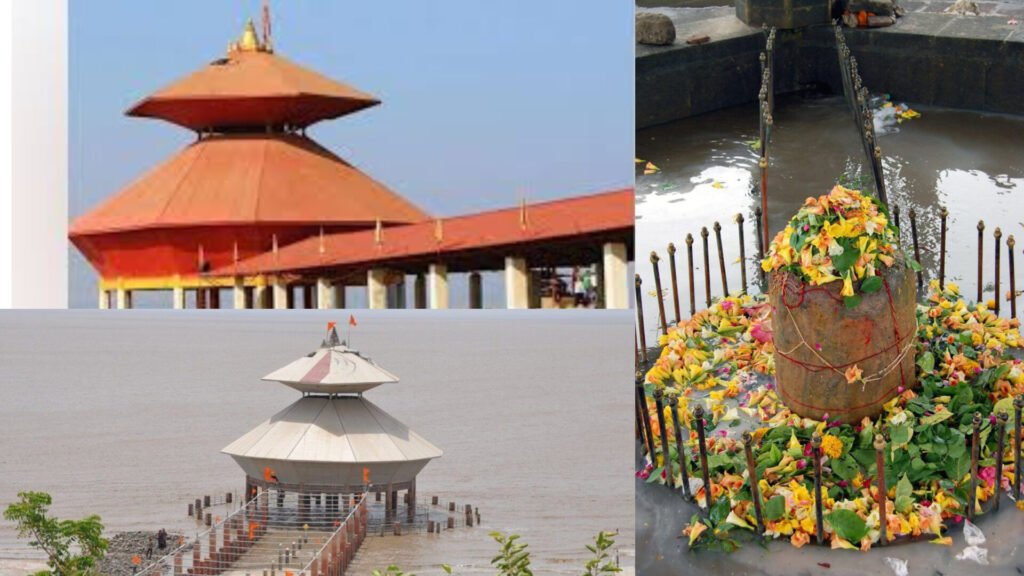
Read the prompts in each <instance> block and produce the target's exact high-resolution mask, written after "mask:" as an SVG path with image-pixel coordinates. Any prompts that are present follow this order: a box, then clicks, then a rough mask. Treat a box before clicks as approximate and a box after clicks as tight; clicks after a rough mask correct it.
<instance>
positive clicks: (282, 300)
mask: <svg viewBox="0 0 1024 576" xmlns="http://www.w3.org/2000/svg"><path fill="white" fill-rule="evenodd" d="M273 290H274V291H273V294H274V309H275V310H287V309H288V300H289V298H288V292H289V290H288V285H287V284H285V283H284V280H282V279H281V277H280V276H275V277H274V279H273Z"/></svg>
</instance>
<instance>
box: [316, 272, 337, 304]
mask: <svg viewBox="0 0 1024 576" xmlns="http://www.w3.org/2000/svg"><path fill="white" fill-rule="evenodd" d="M335 306H336V305H335V304H334V287H333V286H331V281H330V280H329V279H327V278H317V279H316V307H317V308H319V309H320V310H327V309H330V308H334V307H335Z"/></svg>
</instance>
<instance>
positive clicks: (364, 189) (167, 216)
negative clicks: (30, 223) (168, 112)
mask: <svg viewBox="0 0 1024 576" xmlns="http://www.w3.org/2000/svg"><path fill="white" fill-rule="evenodd" d="M427 218H429V216H428V215H427V214H426V213H424V212H423V211H421V210H420V209H419V208H417V207H416V206H414V205H413V204H412V203H410V202H408V201H407V200H405V199H404V198H402V197H401V196H399V195H397V194H395V193H394V192H392V191H391V190H389V189H388V188H387V187H385V186H384V185H382V184H380V183H378V182H376V181H374V180H373V179H372V178H370V177H369V176H367V175H366V174H364V173H362V172H360V171H359V170H357V169H356V168H354V167H352V166H351V165H349V164H347V163H346V162H345V161H344V160H342V159H340V158H338V157H337V156H335V155H334V154H332V153H331V152H330V151H329V150H327V149H325V148H323V147H322V146H320V145H319V144H317V143H316V142H314V141H312V140H310V139H309V138H306V137H302V136H298V135H280V134H279V135H223V136H212V137H208V138H204V139H202V140H199V141H197V142H196V143H194V144H192V145H190V146H188V147H187V148H185V149H184V150H182V151H181V152H179V153H178V154H176V155H175V156H174V157H172V158H171V159H170V160H168V161H166V162H164V163H163V164H161V165H159V166H158V167H157V168H155V169H154V170H152V171H150V172H149V173H148V174H146V175H144V176H143V177H142V178H140V179H139V180H137V181H135V182H134V183H132V184H131V185H129V186H128V187H127V188H125V189H124V190H122V191H121V192H120V193H118V194H117V195H115V196H113V197H112V198H110V199H108V200H107V201H105V202H104V203H103V204H101V205H99V206H98V207H96V208H95V209H93V210H92V211H90V212H88V213H87V214H85V215H83V216H81V217H80V218H78V219H77V220H75V221H74V222H73V223H72V225H71V229H70V235H71V236H72V237H75V236H79V235H87V234H101V233H108V232H117V231H126V230H139V229H151V228H172V227H182V226H217V225H239V224H289V225H290V224H303V225H350V224H351V225H358V226H363V227H365V226H372V225H374V223H375V222H376V221H377V220H380V221H382V222H383V223H384V224H395V223H411V222H419V221H422V220H425V219H427Z"/></svg>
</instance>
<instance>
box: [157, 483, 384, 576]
mask: <svg viewBox="0 0 1024 576" xmlns="http://www.w3.org/2000/svg"><path fill="white" fill-rule="evenodd" d="M320 496H321V495H319V494H317V495H311V494H301V493H294V492H279V493H278V494H277V496H276V498H275V503H274V504H273V505H271V502H270V499H271V498H270V492H268V491H263V492H261V493H260V494H259V495H257V496H256V497H254V498H253V499H252V500H250V501H248V502H246V503H244V504H243V505H242V506H241V507H240V508H239V509H238V510H236V511H234V512H232V513H231V514H229V515H227V516H226V517H224V518H223V519H219V518H218V519H216V520H215V522H214V524H213V525H212V526H211V527H210V528H209V529H207V530H205V531H203V532H200V533H197V534H196V536H195V538H193V539H191V540H189V541H187V542H186V541H184V540H183V541H180V542H179V546H178V547H177V548H176V549H174V550H173V551H171V552H170V553H169V554H167V555H165V556H164V557H162V558H160V559H159V560H157V561H155V562H153V563H152V564H150V565H148V566H146V567H145V568H143V569H141V570H140V571H139V572H137V574H139V575H152V576H161V575H173V576H183V575H186V574H188V575H197V576H198V575H208V576H216V575H220V574H230V575H236V574H237V575H239V576H242V575H246V574H250V575H264V574H266V575H269V574H281V575H282V576H283V575H284V574H285V572H286V571H287V572H291V573H292V574H293V575H294V576H318V575H324V574H331V575H340V574H343V573H344V571H345V569H346V568H347V567H348V565H349V564H350V563H351V561H352V558H353V557H354V555H355V553H356V551H357V550H358V548H359V546H360V545H361V544H362V542H363V540H364V539H365V537H366V534H367V522H368V519H369V516H370V514H369V510H368V508H369V506H368V505H369V500H368V499H367V498H366V494H365V493H364V494H349V495H332V496H327V497H324V498H323V499H321V497H320Z"/></svg>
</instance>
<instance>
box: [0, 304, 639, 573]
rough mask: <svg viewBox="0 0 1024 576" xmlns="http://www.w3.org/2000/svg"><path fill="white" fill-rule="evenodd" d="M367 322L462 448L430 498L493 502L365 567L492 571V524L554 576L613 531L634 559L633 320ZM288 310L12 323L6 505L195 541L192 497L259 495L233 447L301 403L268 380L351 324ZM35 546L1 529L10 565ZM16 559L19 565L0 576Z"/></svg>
mask: <svg viewBox="0 0 1024 576" xmlns="http://www.w3.org/2000/svg"><path fill="white" fill-rule="evenodd" d="M477 312H479V313H477ZM537 312H539V311H537ZM356 314H357V316H358V317H359V319H358V321H359V326H358V327H357V328H355V329H352V331H351V332H352V334H351V336H352V339H353V340H354V342H353V344H354V345H355V347H356V348H358V349H360V350H362V351H364V352H365V353H368V354H370V355H371V356H372V357H373V358H374V359H375V360H376V361H377V362H379V363H380V364H381V365H382V366H385V367H387V368H388V369H389V370H392V371H394V372H395V373H396V374H398V375H399V376H400V377H401V378H402V382H401V383H399V384H395V385H386V386H381V387H380V388H378V389H374V390H372V391H370V392H368V393H367V395H368V397H369V398H370V399H371V400H372V401H373V402H374V403H376V404H377V405H379V406H381V407H382V408H384V409H385V410H387V411H388V412H389V413H390V414H392V415H394V416H395V417H396V418H398V419H400V420H402V421H403V422H405V423H406V424H408V425H409V427H410V428H412V429H414V430H416V431H417V432H419V433H421V434H422V435H423V436H424V437H426V438H428V439H429V440H430V441H431V442H433V443H435V444H437V445H438V446H439V447H441V448H442V449H443V450H444V451H445V454H444V456H443V457H442V458H440V459H438V460H436V461H434V462H431V464H430V465H429V466H427V467H426V468H425V469H424V471H423V473H422V474H421V475H420V476H419V479H418V487H419V493H420V495H421V498H424V499H427V498H429V497H430V496H432V495H438V496H439V497H440V500H441V501H442V502H447V501H450V500H454V501H457V502H464V503H469V504H473V505H475V506H478V507H479V509H480V512H481V518H482V520H483V524H482V526H481V527H480V528H474V529H465V530H456V531H454V532H451V533H446V534H442V535H439V536H438V535H435V536H427V535H411V536H403V537H400V538H395V537H384V538H370V539H368V541H367V544H366V545H365V546H364V548H363V550H361V551H360V553H359V555H358V556H357V558H358V559H359V560H358V562H359V566H360V568H359V569H357V570H355V571H354V572H353V573H355V574H368V573H369V572H370V571H371V569H372V568H383V567H385V566H386V565H387V564H389V563H391V562H395V563H397V564H399V565H401V566H402V567H403V568H404V569H406V570H411V571H413V572H415V573H417V574H437V573H440V569H439V568H438V567H439V565H440V564H441V563H443V562H448V563H450V564H452V565H453V566H456V573H458V574H492V573H493V570H490V569H489V562H490V559H491V558H492V557H493V556H494V554H495V553H496V552H495V550H496V548H495V544H494V543H493V542H492V541H491V539H490V538H489V537H488V534H487V533H488V532H489V531H491V530H501V531H506V532H509V531H514V532H518V533H520V534H522V535H523V538H524V540H525V541H527V542H529V544H530V549H531V550H532V551H533V558H534V566H535V568H536V569H537V573H544V574H563V573H564V574H572V573H579V572H580V571H581V570H580V566H581V564H582V559H583V558H585V557H587V555H588V552H587V551H586V549H585V548H584V546H585V545H586V544H587V543H588V542H589V541H590V539H591V538H593V536H594V535H595V534H596V533H597V531H598V530H602V529H604V530H616V529H618V530H620V531H621V532H620V535H619V537H618V539H617V541H618V545H617V549H618V553H619V554H620V555H621V558H622V561H623V562H624V563H625V564H626V565H631V564H632V542H633V533H634V532H633V530H634V520H633V518H634V516H633V488H632V481H633V479H632V477H631V475H630V469H631V461H630V454H631V449H632V440H631V436H630V431H631V430H630V429H631V427H632V424H631V422H630V419H629V417H628V416H627V415H628V414H630V410H631V407H630V404H631V403H632V396H631V395H630V393H629V391H628V390H626V391H625V392H626V393H623V389H622V388H621V387H620V385H619V384H620V383H621V382H623V381H626V380H627V379H628V378H629V377H630V375H631V365H630V364H629V360H628V358H629V356H628V352H627V350H628V346H629V340H630V335H629V331H628V329H627V326H629V325H630V322H631V315H630V314H629V313H628V312H626V311H619V312H612V311H609V312H608V313H606V314H586V315H581V314H576V313H574V311H566V312H564V313H558V312H549V313H544V312H540V313H539V314H535V315H533V314H532V315H529V318H527V317H526V316H523V317H519V318H516V321H515V322H508V321H506V320H507V315H508V313H507V312H505V311H501V312H488V311H473V312H466V313H460V312H457V311H451V313H449V314H444V315H432V314H429V313H422V314H416V313H411V312H410V313H405V314H394V313H390V314H389V313H385V312H382V313H374V312H370V311H361V312H357V313H356ZM270 316H273V318H272V319H271V318H270ZM270 316H268V315H267V314H253V313H251V312H246V313H240V314H239V313H232V312H230V311H224V312H220V313H215V314H211V313H206V312H204V311H184V312H172V311H162V312H153V311H142V310H135V311H132V312H130V313H126V314H110V313H104V312H100V311H64V312H57V313H46V312H17V311H8V312H4V313H3V314H0V422H2V431H3V433H2V434H0V504H3V505H6V503H8V502H12V501H13V500H14V499H15V498H16V493H17V492H18V491H20V490H43V491H48V492H51V493H52V494H53V496H54V499H55V506H54V510H53V511H54V513H55V514H57V515H58V516H61V517H82V516H84V515H86V514H89V513H98V514H100V515H101V516H102V518H103V521H104V522H105V523H106V525H107V527H108V529H110V530H111V531H120V530H156V529H158V528H161V527H165V528H167V530H168V531H172V532H173V531H178V530H183V531H184V532H185V533H192V532H193V531H194V530H195V524H194V523H192V522H191V521H189V519H188V518H187V517H186V515H185V509H186V504H187V503H188V502H191V501H192V499H194V498H196V497H199V496H202V495H204V494H223V493H224V492H226V491H232V490H234V491H236V492H240V491H241V490H242V483H243V480H244V478H243V475H242V472H241V470H240V469H239V468H238V467H237V466H236V465H235V464H234V462H232V461H231V459H230V458H228V457H227V456H225V455H223V454H221V453H220V450H221V448H223V447H224V446H226V445H227V444H228V443H229V442H231V441H232V440H234V439H235V438H237V437H238V436H240V435H241V434H243V433H244V432H246V431H247V430H249V429H251V428H252V427H253V426H255V425H256V424H258V423H259V422H260V421H262V420H263V419H265V418H267V417H268V416H270V415H271V414H274V413H275V412H277V411H278V410H280V409H281V407H283V406H286V405H287V404H288V403H290V402H292V401H294V400H295V398H296V397H297V393H296V392H295V391H294V390H290V389H288V388H286V387H285V386H281V385H279V384H274V383H269V382H261V381H260V380H259V378H260V377H261V376H263V375H264V374H267V373H269V372H270V371H271V370H273V369H275V368H278V367H280V366H281V365H284V364H285V363H287V362H290V361H292V360H294V359H295V358H296V357H298V356H299V355H300V354H304V353H306V352H308V351H309V350H311V349H312V348H313V347H314V346H315V345H316V343H318V342H319V339H320V337H321V336H322V327H323V326H324V323H325V322H326V321H327V320H338V319H339V318H338V316H339V313H338V312H337V311H335V312H331V313H317V312H312V311H309V312H304V311H294V312H291V313H286V314H272V315H270ZM343 337H345V338H347V336H346V335H344V334H343ZM439 359H440V360H441V361H440V362H439V361H438V360H439ZM31 553H32V551H31V550H30V549H29V548H28V547H27V544H26V542H25V541H24V540H18V539H17V538H16V534H15V533H14V530H13V529H12V526H11V525H10V524H9V523H6V522H3V521H0V559H10V558H19V557H22V558H24V557H25V556H26V555H29V554H31ZM12 565H13V563H12V562H4V561H3V560H0V574H3V573H5V570H11V569H12ZM23 573H24V572H22V574H23Z"/></svg>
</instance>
